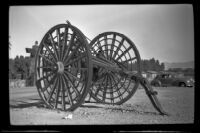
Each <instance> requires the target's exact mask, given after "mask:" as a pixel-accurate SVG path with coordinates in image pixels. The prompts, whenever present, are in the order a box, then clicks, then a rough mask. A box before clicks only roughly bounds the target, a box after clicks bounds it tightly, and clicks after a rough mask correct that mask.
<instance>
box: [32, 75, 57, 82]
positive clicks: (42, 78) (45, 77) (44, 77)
mask: <svg viewBox="0 0 200 133" xmlns="http://www.w3.org/2000/svg"><path fill="white" fill-rule="evenodd" d="M52 74H54V73H49V74H47V75H46V76H43V77H41V78H39V79H38V80H37V81H36V82H40V81H41V80H44V79H47V78H48V77H49V76H51V75H52Z"/></svg>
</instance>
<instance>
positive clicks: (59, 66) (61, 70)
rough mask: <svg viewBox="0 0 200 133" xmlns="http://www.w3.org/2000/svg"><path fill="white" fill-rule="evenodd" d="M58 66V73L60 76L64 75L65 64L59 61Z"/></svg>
mask: <svg viewBox="0 0 200 133" xmlns="http://www.w3.org/2000/svg"><path fill="white" fill-rule="evenodd" d="M57 65H58V73H60V74H62V73H64V64H63V62H60V61H58V62H57Z"/></svg>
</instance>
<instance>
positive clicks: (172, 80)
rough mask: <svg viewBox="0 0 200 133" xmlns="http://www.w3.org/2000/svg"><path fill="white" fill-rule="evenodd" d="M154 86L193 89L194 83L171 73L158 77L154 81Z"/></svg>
mask: <svg viewBox="0 0 200 133" xmlns="http://www.w3.org/2000/svg"><path fill="white" fill-rule="evenodd" d="M151 85H153V86H180V87H192V86H194V82H193V79H192V78H188V77H178V76H177V75H175V74H171V73H162V74H159V75H157V76H156V77H155V78H154V79H153V80H152V81H151Z"/></svg>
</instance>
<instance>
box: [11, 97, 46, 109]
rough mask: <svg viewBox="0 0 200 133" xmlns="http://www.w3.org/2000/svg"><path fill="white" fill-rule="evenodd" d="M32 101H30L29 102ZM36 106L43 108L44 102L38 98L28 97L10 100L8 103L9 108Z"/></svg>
mask: <svg viewBox="0 0 200 133" xmlns="http://www.w3.org/2000/svg"><path fill="white" fill-rule="evenodd" d="M30 101H32V102H30ZM34 106H35V107H38V108H44V107H45V106H44V102H43V101H42V100H40V99H29V100H28V101H26V102H25V101H24V100H12V101H11V104H10V108H11V109H12V108H21V109H22V108H29V107H34Z"/></svg>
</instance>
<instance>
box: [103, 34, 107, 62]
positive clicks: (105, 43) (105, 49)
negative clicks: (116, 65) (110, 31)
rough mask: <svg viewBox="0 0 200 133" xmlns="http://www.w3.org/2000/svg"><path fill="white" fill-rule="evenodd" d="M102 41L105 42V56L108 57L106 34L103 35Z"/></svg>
mask: <svg viewBox="0 0 200 133" xmlns="http://www.w3.org/2000/svg"><path fill="white" fill-rule="evenodd" d="M104 42H105V51H106V58H107V59H108V43H107V35H105V36H104Z"/></svg>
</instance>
